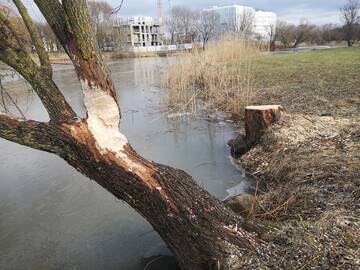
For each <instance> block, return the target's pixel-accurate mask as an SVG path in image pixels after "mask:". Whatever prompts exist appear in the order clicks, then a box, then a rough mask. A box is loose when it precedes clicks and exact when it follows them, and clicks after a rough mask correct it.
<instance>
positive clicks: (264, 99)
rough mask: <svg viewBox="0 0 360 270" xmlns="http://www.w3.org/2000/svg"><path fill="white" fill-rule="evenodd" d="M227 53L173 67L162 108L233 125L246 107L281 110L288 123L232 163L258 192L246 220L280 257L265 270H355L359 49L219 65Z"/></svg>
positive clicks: (250, 57) (252, 55)
mask: <svg viewBox="0 0 360 270" xmlns="http://www.w3.org/2000/svg"><path fill="white" fill-rule="evenodd" d="M235 46H240V45H235ZM230 47H231V46H230V45H229V44H228V46H227V47H222V46H220V44H218V45H212V46H210V47H209V49H208V51H206V52H205V53H199V52H198V53H194V54H193V55H192V56H191V57H189V58H187V59H179V63H176V64H175V65H176V66H173V68H172V69H171V74H170V78H169V79H168V81H167V86H168V87H169V88H170V89H169V94H168V104H169V106H172V107H174V106H177V107H179V108H180V109H185V107H188V105H189V104H192V103H195V101H194V97H196V98H197V102H196V103H195V105H192V108H191V109H193V108H195V109H196V107H197V106H198V105H199V104H206V105H207V109H208V110H221V111H225V112H228V113H230V114H231V115H232V116H233V117H234V119H235V120H241V119H242V116H243V112H244V107H245V106H246V105H253V104H257V105H262V104H280V105H283V106H284V107H285V108H286V110H287V112H288V114H287V115H286V116H284V117H283V119H282V121H281V122H280V123H278V124H277V125H275V126H273V127H272V128H271V129H269V130H268V131H267V132H266V134H265V135H264V136H263V137H262V138H261V139H260V141H259V143H258V144H257V145H255V146H254V147H253V148H252V149H251V150H250V151H249V152H248V153H246V154H245V155H244V156H243V157H241V158H240V159H239V160H238V162H239V163H240V164H241V165H242V167H244V168H246V169H247V170H248V172H250V173H252V174H253V176H254V178H255V180H256V181H257V183H258V189H257V192H256V195H257V197H256V200H257V202H258V204H259V207H258V209H257V211H256V212H255V213H253V217H252V219H255V220H256V221H258V222H260V223H261V224H263V225H264V226H266V227H267V228H268V231H269V236H268V239H269V241H273V242H274V244H275V245H274V248H275V246H276V248H277V249H278V250H277V252H278V254H279V255H280V256H279V257H278V258H269V260H270V261H271V260H273V264H274V265H276V269H359V268H360V124H359V120H360V114H359V113H360V72H359V70H360V48H359V47H357V48H341V49H331V50H321V51H311V52H305V53H297V54H293V53H292V54H289V55H264V54H261V53H259V52H257V50H256V49H253V48H249V47H247V46H243V47H241V48H242V51H241V53H239V51H238V49H236V53H235V52H234V53H230V55H231V56H228V54H229V50H230V52H231V48H230ZM215 48H216V49H215ZM213 53H214V54H215V55H216V57H213V56H212V54H213ZM212 61H213V62H212ZM179 104H185V105H182V106H181V105H180V106H179ZM188 109H189V108H188Z"/></svg>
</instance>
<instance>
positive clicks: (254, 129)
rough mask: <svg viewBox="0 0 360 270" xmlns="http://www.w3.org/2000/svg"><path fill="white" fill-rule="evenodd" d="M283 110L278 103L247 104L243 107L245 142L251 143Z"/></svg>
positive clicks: (276, 120)
mask: <svg viewBox="0 0 360 270" xmlns="http://www.w3.org/2000/svg"><path fill="white" fill-rule="evenodd" d="M284 111H285V110H284V109H283V107H282V106H280V105H264V106H248V107H246V108H245V132H246V133H245V134H246V136H245V137H246V142H247V143H248V144H249V145H253V144H254V143H256V142H257V140H258V139H259V138H260V137H261V136H262V135H263V134H264V133H265V130H266V129H267V128H268V127H269V126H270V125H271V124H273V123H276V122H278V121H279V120H280V118H281V114H282V113H283V112H284Z"/></svg>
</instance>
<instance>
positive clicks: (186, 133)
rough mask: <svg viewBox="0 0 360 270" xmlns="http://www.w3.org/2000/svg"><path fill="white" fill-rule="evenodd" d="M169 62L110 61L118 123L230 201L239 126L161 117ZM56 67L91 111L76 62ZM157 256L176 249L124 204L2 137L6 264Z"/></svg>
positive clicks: (125, 262)
mask: <svg viewBox="0 0 360 270" xmlns="http://www.w3.org/2000/svg"><path fill="white" fill-rule="evenodd" d="M167 61H169V60H168V59H165V58H148V59H130V60H124V61H119V62H112V63H110V68H111V70H112V76H113V80H114V83H115V85H116V88H117V90H118V97H119V101H120V104H121V107H122V112H123V121H122V124H121V129H122V130H123V131H124V132H125V134H127V135H128V137H129V140H130V142H131V144H132V145H133V146H134V147H135V149H136V150H137V151H138V152H139V153H140V154H142V155H143V156H145V157H146V158H149V159H152V160H155V161H157V162H160V163H165V164H169V165H172V166H176V167H178V168H181V169H184V170H186V171H187V172H189V173H190V174H192V175H193V176H194V177H195V178H196V179H197V180H198V181H199V184H200V185H201V186H203V187H204V188H206V189H207V190H208V191H210V192H211V193H212V194H214V195H215V196H217V197H219V198H223V197H225V196H226V195H227V192H226V190H227V189H229V188H231V187H233V186H236V185H238V184H239V183H240V182H241V181H242V179H243V178H244V176H243V175H242V172H241V171H239V170H237V169H236V168H235V167H234V166H233V165H232V164H231V163H230V162H229V159H228V154H229V151H228V149H227V147H226V142H227V141H228V140H229V139H230V138H231V137H232V136H233V132H234V131H233V129H232V127H231V126H230V125H229V124H227V123H215V122H208V121H205V120H199V119H187V118H168V117H163V116H162V115H163V110H162V108H163V107H164V106H163V100H162V95H163V93H162V91H160V89H159V87H158V85H159V82H160V80H159V79H160V77H159V76H160V72H161V68H163V67H166V65H167ZM54 69H55V70H56V72H55V79H56V81H57V83H58V85H59V87H60V88H61V89H62V90H63V92H64V94H65V96H66V98H67V99H68V100H69V102H70V104H71V105H72V106H73V107H74V109H75V110H76V112H77V113H79V114H80V115H82V116H84V115H85V111H84V106H83V103H82V95H81V92H80V90H79V87H80V85H79V82H78V81H77V79H76V77H75V75H74V71H73V69H72V67H71V66H65V67H64V66H63V67H60V66H55V68H54ZM16 85H17V86H16V87H17V88H21V87H23V84H19V83H18V84H16ZM13 87H15V86H13ZM18 90H19V89H18ZM16 93H17V99H18V101H19V103H20V104H22V105H25V104H27V105H26V106H28V107H27V109H26V115H27V117H29V118H32V119H37V120H45V121H46V120H47V115H46V113H45V110H44V109H43V107H42V105H41V103H40V101H39V99H38V98H37V97H36V96H33V95H32V96H31V102H28V101H29V100H28V99H29V95H28V93H26V91H21V92H18V91H16ZM25 93H26V94H25ZM158 254H165V255H166V254H169V252H168V250H167V249H166V247H165V245H164V243H163V242H162V240H161V239H160V237H159V236H158V235H157V234H156V233H155V232H154V231H153V230H152V228H151V226H150V225H149V224H148V223H147V222H146V221H145V220H144V219H143V218H142V217H141V216H140V215H138V214H137V213H136V212H135V211H134V210H132V209H131V208H130V207H128V206H127V205H126V204H125V203H123V202H121V201H118V200H116V199H115V198H114V197H113V196H112V195H110V194H108V192H106V191H104V190H103V189H102V188H101V187H100V186H99V185H97V184H96V183H94V182H92V181H90V180H88V179H87V178H85V177H84V176H82V175H80V174H79V173H77V172H76V171H75V170H74V169H73V168H71V167H70V166H68V165H67V164H66V163H65V162H64V161H63V160H61V159H60V158H58V157H56V156H54V155H50V154H48V153H44V152H40V151H36V150H32V149H29V148H26V147H23V146H20V145H16V144H13V143H10V142H7V141H5V140H2V139H0V269H109V270H111V269H125V270H126V269H130V270H131V269H141V261H142V258H144V257H151V256H154V255H158Z"/></svg>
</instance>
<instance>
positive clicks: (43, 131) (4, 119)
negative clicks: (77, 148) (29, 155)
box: [0, 112, 62, 154]
mask: <svg viewBox="0 0 360 270" xmlns="http://www.w3.org/2000/svg"><path fill="white" fill-rule="evenodd" d="M59 132H61V130H60V129H59V128H58V127H56V126H53V125H51V124H49V123H42V122H37V121H32V120H23V119H21V118H17V117H12V116H10V115H8V114H4V113H1V112H0V137H1V138H4V139H6V140H8V141H11V142H15V143H18V144H21V145H25V146H29V147H31V148H34V149H38V150H42V151H46V152H50V153H56V154H60V153H61V151H62V150H61V149H60V148H61V147H59V146H57V145H56V143H55V141H54V138H56V137H55V135H56V134H58V133H59Z"/></svg>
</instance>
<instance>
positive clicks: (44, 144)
mask: <svg viewBox="0 0 360 270" xmlns="http://www.w3.org/2000/svg"><path fill="white" fill-rule="evenodd" d="M16 2H17V6H19V7H20V8H21V9H22V10H21V14H22V16H24V15H23V14H25V13H24V12H26V10H24V7H23V6H20V4H19V3H21V2H19V1H16ZM35 2H36V4H37V5H38V7H39V9H40V10H41V12H42V13H43V15H44V16H45V18H46V20H47V21H48V23H49V25H50V26H51V27H52V29H53V30H54V32H55V34H56V35H57V37H58V39H59V40H60V42H61V44H62V46H63V47H64V49H65V50H66V52H67V54H68V55H69V57H70V58H71V60H72V61H73V64H74V67H75V70H76V72H77V75H78V78H79V80H80V82H81V86H82V90H83V94H84V104H85V107H86V110H87V117H86V118H85V119H80V118H78V117H77V115H76V114H75V112H74V111H73V110H72V109H71V107H70V106H69V105H68V103H67V101H66V100H65V98H64V97H63V95H62V94H61V92H60V90H59V89H58V88H57V86H56V84H55V83H54V82H53V80H52V71H51V68H50V67H49V65H48V64H47V63H48V62H49V61H48V56H47V55H46V54H43V53H39V57H40V59H41V61H40V62H41V63H43V64H42V66H41V67H38V66H37V65H36V64H35V63H34V62H33V60H32V59H31V58H30V56H29V55H28V54H27V52H26V51H25V50H24V49H23V44H21V40H20V39H18V38H16V37H17V36H16V32H15V31H14V30H13V29H12V27H11V24H10V23H9V21H8V20H6V18H5V17H4V16H2V15H1V13H0V15H1V16H0V20H1V22H3V23H4V25H5V26H6V27H5V30H6V35H2V34H1V35H0V59H1V60H2V61H3V62H5V63H6V64H8V65H9V66H11V67H13V68H14V69H15V70H17V71H18V72H19V73H20V74H21V75H22V76H23V77H24V78H25V79H26V80H27V81H28V82H29V83H30V84H31V86H32V87H33V88H34V89H35V91H36V93H37V94H38V95H39V97H40V99H41V100H42V102H43V104H44V107H45V108H46V110H47V111H48V113H49V117H50V122H48V123H42V122H37V121H32V120H23V119H18V118H15V117H12V116H9V115H6V114H1V113H0V137H2V138H5V139H7V140H10V141H13V142H16V143H19V144H23V145H26V146H29V147H32V148H35V149H39V150H43V151H47V152H50V153H54V154H56V155H58V156H60V157H61V158H63V159H64V160H65V161H67V162H68V163H69V164H70V165H71V166H73V167H74V168H76V169H77V170H78V171H79V172H81V173H82V174H84V175H86V176H88V177H89V178H90V179H93V180H95V181H96V182H97V183H99V184H100V185H101V186H103V187H104V188H105V189H106V190H108V191H109V192H111V193H112V194H113V195H114V196H115V197H116V198H118V199H120V200H123V201H125V202H127V203H128V204H129V205H130V206H131V207H133V208H134V209H136V211H138V212H139V213H140V214H141V215H142V216H143V217H144V218H146V220H147V221H149V222H150V223H151V225H152V226H153V228H154V229H155V230H156V231H157V232H158V233H159V234H160V236H161V237H162V239H163V240H164V241H165V243H166V244H167V245H168V247H169V248H170V250H171V251H172V252H173V254H174V256H175V257H176V259H177V260H178V262H179V264H180V266H181V268H182V269H184V270H185V269H187V270H189V269H193V270H200V269H239V268H241V267H248V268H251V267H255V265H257V264H258V263H259V264H261V265H264V263H265V260H266V258H268V256H269V254H270V251H269V250H268V249H267V247H268V246H267V244H266V243H265V242H263V241H262V240H260V239H261V237H260V235H259V233H258V232H257V231H256V229H255V227H253V226H249V225H247V223H246V222H245V221H244V219H243V218H242V217H239V216H236V215H235V214H234V213H233V212H232V211H231V210H230V209H228V208H226V207H225V206H224V205H223V203H222V202H220V201H219V200H217V199H216V198H214V197H213V196H212V195H210V194H209V193H208V192H206V191H205V190H203V189H202V188H201V187H199V185H197V184H196V182H195V181H194V179H193V178H192V177H191V176H189V175H188V174H187V173H185V172H184V171H181V170H178V169H174V168H171V167H168V166H165V165H160V164H157V163H154V162H152V161H149V160H146V159H144V158H142V157H141V156H139V155H138V154H137V153H136V152H135V151H134V150H133V149H132V147H131V146H130V145H129V143H128V141H127V138H126V137H125V135H123V134H122V133H121V132H120V131H119V127H118V126H119V123H120V118H121V115H120V108H119V106H118V102H117V99H116V95H115V90H114V87H113V84H112V82H111V79H110V76H109V72H108V70H107V68H106V65H105V64H104V62H103V61H102V59H101V55H100V53H99V50H98V48H97V43H96V40H95V37H94V35H93V32H92V29H91V27H90V26H91V23H90V19H89V16H88V12H87V8H86V2H85V1H83V0H63V1H62V3H60V1H57V0H35ZM25 18H26V19H27V20H28V19H29V17H28V16H25ZM27 25H28V26H29V27H28V29H29V31H30V32H31V31H35V29H34V28H33V27H31V25H30V22H27ZM2 33H3V32H2ZM31 36H32V37H33V38H35V39H36V38H38V35H36V34H32V35H31ZM9 37H10V38H9ZM34 44H35V46H36V47H39V46H42V45H41V44H42V43H41V42H34ZM37 50H38V51H39V52H43V50H42V49H41V48H37Z"/></svg>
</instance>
